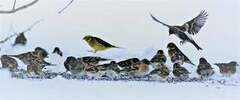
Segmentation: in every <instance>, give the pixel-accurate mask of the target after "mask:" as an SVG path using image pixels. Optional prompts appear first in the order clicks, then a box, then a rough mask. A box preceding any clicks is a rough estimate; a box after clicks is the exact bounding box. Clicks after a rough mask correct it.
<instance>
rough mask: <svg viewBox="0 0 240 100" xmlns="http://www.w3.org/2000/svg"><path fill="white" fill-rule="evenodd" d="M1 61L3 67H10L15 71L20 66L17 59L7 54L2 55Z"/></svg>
mask: <svg viewBox="0 0 240 100" xmlns="http://www.w3.org/2000/svg"><path fill="white" fill-rule="evenodd" d="M1 63H2V68H8V69H9V70H10V71H14V70H16V69H17V67H18V63H17V61H16V60H15V59H14V58H12V57H10V56H7V55H2V56H1Z"/></svg>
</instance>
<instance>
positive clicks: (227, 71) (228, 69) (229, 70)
mask: <svg viewBox="0 0 240 100" xmlns="http://www.w3.org/2000/svg"><path fill="white" fill-rule="evenodd" d="M215 65H216V66H218V67H219V69H220V73H221V74H222V75H223V76H231V75H233V74H235V73H236V70H237V69H236V66H239V64H238V63H237V62H236V61H231V62H229V63H215Z"/></svg>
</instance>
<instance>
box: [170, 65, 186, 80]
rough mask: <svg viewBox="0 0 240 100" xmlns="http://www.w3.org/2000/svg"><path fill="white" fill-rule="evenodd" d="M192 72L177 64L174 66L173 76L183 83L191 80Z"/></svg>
mask: <svg viewBox="0 0 240 100" xmlns="http://www.w3.org/2000/svg"><path fill="white" fill-rule="evenodd" d="M188 74H190V72H189V71H188V70H187V69H186V68H184V67H182V66H181V65H180V64H179V63H175V64H174V65H173V75H174V76H175V77H176V78H177V79H178V80H181V81H184V80H187V79H188V78H189V75H188Z"/></svg>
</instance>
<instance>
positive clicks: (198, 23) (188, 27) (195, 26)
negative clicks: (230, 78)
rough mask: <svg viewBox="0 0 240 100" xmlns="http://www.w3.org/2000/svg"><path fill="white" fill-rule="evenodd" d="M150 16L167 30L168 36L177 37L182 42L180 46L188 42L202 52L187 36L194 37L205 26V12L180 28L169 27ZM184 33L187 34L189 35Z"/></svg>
mask: <svg viewBox="0 0 240 100" xmlns="http://www.w3.org/2000/svg"><path fill="white" fill-rule="evenodd" d="M150 15H151V17H152V19H153V20H154V21H156V22H158V23H161V24H162V25H164V26H166V27H168V28H169V35H172V34H174V35H176V36H177V37H179V38H180V39H181V40H182V41H180V44H184V43H185V42H190V43H192V44H193V45H194V46H195V47H196V48H197V50H202V48H201V47H200V46H198V45H197V43H196V42H195V41H194V40H193V39H192V38H191V37H190V36H189V35H195V34H197V33H199V31H200V29H201V28H202V27H203V26H204V25H205V23H206V20H207V16H208V14H207V12H206V11H204V10H202V11H201V12H200V13H199V14H198V15H197V16H196V17H195V18H193V19H192V20H190V21H188V22H186V23H184V24H183V25H182V26H171V25H168V24H165V23H163V22H161V21H160V20H158V19H157V18H156V17H154V16H153V15H152V14H150ZM185 32H187V33H188V34H189V35H188V34H187V33H185Z"/></svg>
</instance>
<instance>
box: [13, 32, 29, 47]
mask: <svg viewBox="0 0 240 100" xmlns="http://www.w3.org/2000/svg"><path fill="white" fill-rule="evenodd" d="M26 43H27V38H26V37H25V35H24V33H20V34H19V35H18V36H17V37H16V39H15V42H14V44H13V46H15V45H23V46H24V45H26Z"/></svg>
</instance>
